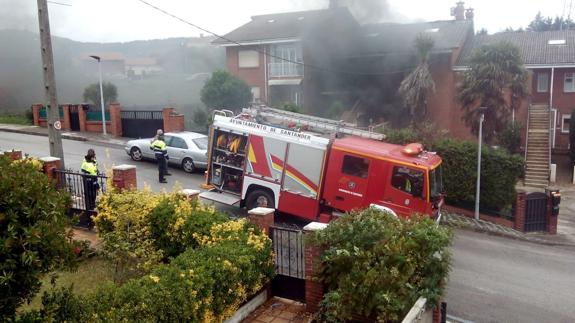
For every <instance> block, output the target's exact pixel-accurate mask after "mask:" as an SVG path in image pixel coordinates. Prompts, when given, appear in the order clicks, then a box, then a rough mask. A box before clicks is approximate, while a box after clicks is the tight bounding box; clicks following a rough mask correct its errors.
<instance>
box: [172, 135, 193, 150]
mask: <svg viewBox="0 0 575 323" xmlns="http://www.w3.org/2000/svg"><path fill="white" fill-rule="evenodd" d="M169 146H170V147H174V148H181V149H188V145H187V144H186V141H185V140H184V139H182V138H180V137H172V141H171V142H170V144H169Z"/></svg>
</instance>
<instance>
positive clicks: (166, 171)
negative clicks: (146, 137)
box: [150, 129, 172, 176]
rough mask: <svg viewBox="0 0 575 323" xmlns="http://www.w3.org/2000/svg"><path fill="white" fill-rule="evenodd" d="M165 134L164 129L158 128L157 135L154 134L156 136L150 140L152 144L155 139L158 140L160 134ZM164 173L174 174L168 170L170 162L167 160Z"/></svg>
mask: <svg viewBox="0 0 575 323" xmlns="http://www.w3.org/2000/svg"><path fill="white" fill-rule="evenodd" d="M163 135H164V131H163V130H162V129H158V130H156V135H155V136H154V138H152V140H150V146H151V145H153V144H154V141H156V140H157V139H158V137H159V136H163ZM162 140H163V139H162ZM164 175H165V176H172V174H170V172H168V163H167V162H166V168H164Z"/></svg>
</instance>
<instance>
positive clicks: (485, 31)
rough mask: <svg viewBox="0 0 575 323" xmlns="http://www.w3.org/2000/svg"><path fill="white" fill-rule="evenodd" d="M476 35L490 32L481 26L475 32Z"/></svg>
mask: <svg viewBox="0 0 575 323" xmlns="http://www.w3.org/2000/svg"><path fill="white" fill-rule="evenodd" d="M475 34H476V35H489V32H488V31H487V29H485V28H481V29H480V30H479V31H477V32H476V33H475Z"/></svg>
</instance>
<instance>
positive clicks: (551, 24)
mask: <svg viewBox="0 0 575 323" xmlns="http://www.w3.org/2000/svg"><path fill="white" fill-rule="evenodd" d="M574 28H575V22H573V20H572V19H571V18H563V17H559V16H557V17H555V18H552V17H543V15H541V12H538V13H537V15H536V16H535V18H534V19H533V20H532V21H531V22H530V23H529V25H528V26H527V31H552V30H567V29H574Z"/></svg>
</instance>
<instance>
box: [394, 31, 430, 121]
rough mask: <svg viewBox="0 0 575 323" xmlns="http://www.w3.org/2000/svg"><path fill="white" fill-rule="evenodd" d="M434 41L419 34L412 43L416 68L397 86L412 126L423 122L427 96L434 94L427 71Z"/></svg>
mask: <svg viewBox="0 0 575 323" xmlns="http://www.w3.org/2000/svg"><path fill="white" fill-rule="evenodd" d="M433 45H434V41H433V39H432V38H431V37H429V36H426V35H423V34H420V35H419V36H417V38H416V39H415V42H414V46H415V49H416V54H417V60H418V61H419V63H418V65H417V67H415V69H414V70H413V71H412V72H411V73H409V75H407V77H406V78H405V79H403V81H401V84H400V85H399V90H398V92H399V95H400V96H401V98H402V99H403V102H404V105H405V107H406V108H408V109H409V115H410V117H411V123H412V125H414V124H415V121H416V120H424V119H425V118H426V115H427V95H428V94H429V93H434V92H435V82H434V81H433V77H432V76H431V72H430V71H429V64H428V61H429V55H430V53H431V49H432V48H433Z"/></svg>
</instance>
